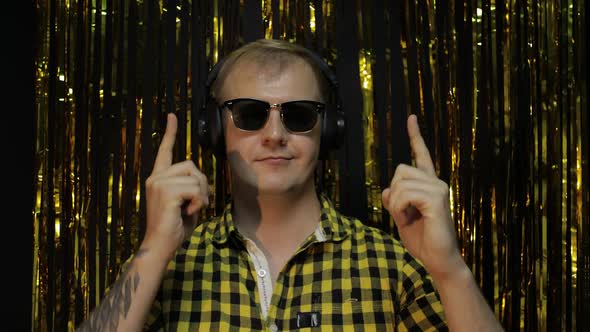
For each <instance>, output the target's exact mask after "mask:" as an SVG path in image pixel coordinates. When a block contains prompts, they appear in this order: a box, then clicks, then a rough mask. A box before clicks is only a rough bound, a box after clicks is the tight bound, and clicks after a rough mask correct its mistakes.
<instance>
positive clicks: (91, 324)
mask: <svg viewBox="0 0 590 332" xmlns="http://www.w3.org/2000/svg"><path fill="white" fill-rule="evenodd" d="M145 253H146V250H145V249H140V250H138V251H137V252H136V253H135V257H134V258H133V260H131V262H129V265H128V266H127V268H126V269H125V272H124V273H123V274H122V275H121V277H119V278H118V279H117V281H115V283H113V286H112V287H111V289H110V291H109V293H108V295H107V296H106V297H105V298H104V299H103V300H102V302H101V303H100V305H99V306H98V307H97V308H96V309H95V311H94V312H93V313H92V314H91V315H90V317H88V319H87V320H86V321H85V322H84V323H83V324H82V325H80V327H79V328H78V330H77V331H79V332H90V331H116V330H117V327H118V326H119V319H120V318H121V317H123V318H126V317H127V314H128V313H129V307H131V297H132V296H133V294H134V293H135V291H136V290H137V285H139V281H140V280H139V274H138V273H137V271H134V266H135V258H137V257H140V256H143V255H144V254H145Z"/></svg>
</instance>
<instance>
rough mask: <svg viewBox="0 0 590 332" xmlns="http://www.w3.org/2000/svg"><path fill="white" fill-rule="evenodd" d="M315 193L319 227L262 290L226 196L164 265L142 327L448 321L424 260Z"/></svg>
mask: <svg viewBox="0 0 590 332" xmlns="http://www.w3.org/2000/svg"><path fill="white" fill-rule="evenodd" d="M321 203H322V213H321V221H320V224H319V226H318V231H316V232H315V233H314V234H311V235H310V236H309V237H308V238H307V239H306V240H305V241H304V243H303V244H302V245H301V247H300V248H299V250H297V252H296V253H295V255H293V257H292V258H291V259H290V260H289V262H288V263H287V264H286V266H285V267H284V268H283V270H282V271H281V272H280V274H279V276H278V278H277V280H276V284H275V285H274V287H272V286H271V289H270V293H271V294H267V296H266V297H265V296H264V292H262V291H261V289H264V290H265V291H266V288H267V287H265V285H267V286H268V285H269V284H268V283H266V284H265V283H262V282H261V279H263V278H262V277H265V276H264V275H263V274H261V271H260V269H261V268H260V264H257V263H256V259H253V258H256V255H253V254H255V252H253V251H252V250H250V249H252V248H251V247H250V246H249V245H248V243H250V244H251V243H252V242H251V241H249V240H247V239H245V238H244V237H243V236H242V235H241V234H240V233H239V232H238V231H237V229H236V227H235V225H234V223H233V221H232V215H231V204H230V205H228V207H227V208H226V210H225V212H224V213H223V214H222V215H221V216H219V217H217V218H214V219H212V220H211V221H208V222H205V223H203V224H201V225H199V226H198V227H197V228H196V229H195V231H194V233H193V235H192V237H191V238H190V240H189V241H187V242H185V244H184V245H183V246H182V247H181V248H180V249H179V251H178V253H177V255H176V257H175V259H174V260H172V261H171V262H170V264H169V265H168V271H167V274H166V275H165V276H164V279H163V282H162V286H161V289H160V290H159V292H158V295H157V296H156V301H155V303H154V306H153V308H152V310H151V312H150V315H149V317H148V320H147V323H146V327H145V330H148V331H197V330H199V331H227V330H230V331H237V330H239V331H252V330H266V331H283V330H304V331H309V330H316V331H319V330H321V331H327V330H328V331H329V330H337V331H353V330H354V331H394V330H396V331H406V330H407V331H422V330H447V327H446V324H445V318H444V314H443V308H442V305H441V303H440V299H439V297H438V294H437V293H436V291H435V289H434V287H433V282H432V279H431V278H430V276H429V275H428V274H427V272H426V270H425V269H424V267H423V266H422V265H421V264H420V263H419V262H418V261H417V260H416V259H414V258H412V256H410V254H409V253H408V252H407V251H406V250H405V249H404V247H402V245H401V244H400V243H399V242H398V241H397V240H395V239H394V238H393V237H392V236H391V235H389V234H387V233H385V232H383V231H381V230H379V229H376V228H373V227H369V226H367V225H364V224H362V223H361V222H360V221H359V220H356V219H352V218H348V217H345V216H343V215H341V214H339V213H338V212H337V211H336V210H335V209H334V207H333V205H332V203H331V202H330V201H329V200H328V199H327V198H325V197H322V198H321ZM269 277H270V276H269ZM266 279H268V278H266ZM271 285H272V284H271ZM261 287H262V288H261ZM265 298H266V299H268V301H269V303H267V304H266V305H264V301H265Z"/></svg>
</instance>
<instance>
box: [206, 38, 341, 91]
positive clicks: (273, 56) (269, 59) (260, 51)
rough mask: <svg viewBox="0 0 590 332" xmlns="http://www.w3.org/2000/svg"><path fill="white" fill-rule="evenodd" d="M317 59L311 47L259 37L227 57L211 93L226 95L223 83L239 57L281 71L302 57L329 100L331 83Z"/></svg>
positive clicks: (221, 64)
mask: <svg viewBox="0 0 590 332" xmlns="http://www.w3.org/2000/svg"><path fill="white" fill-rule="evenodd" d="M316 58H317V56H315V57H314V54H313V53H312V52H311V51H310V50H308V49H307V48H305V47H303V46H301V45H299V44H296V43H292V42H288V41H285V40H280V39H258V40H256V41H253V42H250V43H248V44H245V45H243V46H241V47H240V48H238V49H236V50H234V51H232V52H231V53H230V54H229V55H227V56H226V57H225V58H224V59H223V61H222V63H220V64H219V65H220V66H221V67H220V68H219V69H218V72H217V77H216V78H215V81H214V82H213V83H212V85H211V96H212V97H213V98H216V97H219V96H221V95H222V94H221V88H222V87H223V83H224V81H225V79H226V78H227V76H228V75H229V73H230V72H231V70H232V68H233V67H234V66H235V65H236V63H238V60H242V61H243V60H248V61H253V62H254V63H256V64H258V65H276V66H277V69H278V70H279V73H280V71H282V69H283V68H285V67H286V66H287V65H288V64H290V63H291V62H292V61H293V60H295V59H301V60H303V61H305V62H306V63H307V64H308V65H310V67H311V69H312V71H313V73H314V75H315V77H316V80H317V82H318V86H319V87H320V91H319V93H320V97H321V98H322V99H323V101H325V102H328V101H329V100H330V89H331V86H330V84H331V83H330V82H329V80H328V79H327V77H326V76H325V74H324V73H323V70H322V69H321V68H320V64H318V60H317V59H316Z"/></svg>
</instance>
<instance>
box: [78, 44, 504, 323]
mask: <svg viewBox="0 0 590 332" xmlns="http://www.w3.org/2000/svg"><path fill="white" fill-rule="evenodd" d="M326 91H327V89H326V80H325V78H323V77H322V75H321V70H320V69H318V68H317V62H314V60H313V59H312V57H311V55H310V53H309V51H307V50H305V49H303V48H301V47H299V46H297V45H295V44H291V43H288V42H284V41H271V40H261V41H257V42H254V43H251V44H248V45H246V46H244V47H242V48H240V49H238V50H237V51H235V52H234V53H232V55H230V56H229V57H228V60H227V61H225V63H224V64H223V67H221V69H220V71H219V74H218V77H217V78H216V80H215V83H214V84H213V87H212V95H213V96H214V100H215V102H216V103H217V105H218V106H219V107H218V108H217V110H216V112H219V113H218V114H219V116H220V117H221V119H222V126H223V129H222V130H223V147H224V151H225V152H226V154H227V159H228V162H229V166H230V173H231V174H230V179H231V192H232V199H231V203H230V204H229V205H228V207H227V209H226V211H225V212H224V213H223V215H222V216H219V218H215V219H213V220H208V221H204V222H202V223H200V224H199V225H198V226H197V227H196V228H195V225H196V224H197V221H196V218H191V216H196V215H197V213H198V212H199V211H200V209H201V208H202V207H203V206H205V205H206V204H208V202H209V201H208V195H209V193H208V183H207V179H206V177H205V176H204V175H203V174H202V173H201V172H200V171H199V170H198V169H197V167H196V166H195V165H194V163H193V162H192V161H183V162H180V163H173V162H172V151H173V146H174V140H175V136H176V128H177V119H176V117H175V115H173V114H169V115H168V118H167V126H166V132H165V134H164V137H163V139H162V142H161V145H160V147H159V150H158V153H157V156H156V160H155V163H154V168H153V172H152V174H151V175H150V177H149V178H148V179H147V181H146V199H147V229H146V234H145V237H144V239H143V241H142V243H141V245H140V248H139V250H138V251H137V252H136V253H135V255H134V257H133V258H132V259H130V260H128V261H127V263H126V265H125V266H124V268H123V271H124V272H123V273H122V274H121V276H120V277H119V278H118V280H117V282H116V283H115V284H114V285H113V286H112V287H111V289H110V290H109V292H108V293H107V295H106V297H105V298H104V299H103V301H102V303H101V305H100V306H99V307H98V308H97V309H96V310H95V311H94V312H93V313H92V314H91V316H90V317H89V319H88V321H86V322H85V323H84V324H83V325H82V326H81V327H80V330H83V331H86V330H102V329H111V330H117V331H139V330H141V329H142V328H143V327H144V326H145V327H146V329H147V330H174V331H176V330H178V331H189V330H190V331H193V330H205V331H209V330H214V331H216V330H245V331H249V330H271V331H279V330H294V329H305V328H313V327H315V328H316V329H321V330H378V331H382V330H386V331H387V330H392V331H393V330H413V331H415V330H446V329H447V324H448V328H450V329H451V330H453V331H460V330H468V331H474V330H477V331H481V330H501V326H500V325H499V324H498V322H497V321H496V319H495V317H494V315H493V312H492V311H491V310H490V308H489V307H488V305H487V303H486V302H485V300H484V299H483V297H482V296H481V293H480V291H479V288H478V286H477V284H476V283H475V281H474V279H473V276H472V274H471V271H470V270H469V268H468V267H467V266H466V265H465V263H464V261H463V259H462V257H461V254H460V252H459V250H458V247H457V244H456V240H455V231H454V228H453V223H452V220H451V215H450V209H449V199H448V187H447V185H446V184H445V183H444V182H442V181H441V180H439V179H438V178H437V176H436V172H435V169H434V166H433V163H432V160H431V158H430V155H429V152H428V149H427V148H426V146H425V144H424V141H423V139H422V137H421V135H420V132H419V127H418V124H417V120H416V117H415V116H410V117H409V118H408V123H407V126H408V132H409V136H410V143H411V148H412V151H413V155H414V157H415V167H414V166H409V165H401V166H399V167H398V168H397V169H396V171H395V174H394V176H393V178H392V181H391V184H390V186H389V187H388V188H385V189H384V190H383V195H382V196H383V197H382V198H383V205H384V206H385V207H386V208H387V210H388V211H389V212H390V214H391V215H392V216H393V218H394V219H395V222H396V225H397V227H398V229H399V233H400V237H401V240H402V243H403V246H402V244H401V243H400V242H398V241H396V240H395V239H393V237H392V236H390V235H389V234H386V233H384V232H382V231H380V230H377V229H375V228H371V227H368V226H366V225H363V224H362V223H361V222H360V221H358V220H355V219H353V218H348V217H345V216H343V215H340V214H339V213H338V212H337V211H336V210H335V209H334V207H333V206H332V204H331V202H330V200H329V199H328V198H326V197H325V196H324V195H323V194H322V193H318V192H317V191H316V187H315V181H314V170H315V168H316V164H317V162H318V157H319V154H320V146H321V145H320V144H321V139H322V130H323V129H322V126H323V124H322V121H325V119H326V117H325V115H324V112H328V111H332V110H331V109H330V108H329V107H327V106H326V103H328V101H327V100H326V99H327V97H326ZM187 238H188V241H185V240H186V239H187ZM424 267H425V268H424ZM426 271H428V272H426Z"/></svg>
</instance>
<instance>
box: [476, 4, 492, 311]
mask: <svg viewBox="0 0 590 332" xmlns="http://www.w3.org/2000/svg"><path fill="white" fill-rule="evenodd" d="M482 7H483V8H482V27H483V29H482V30H483V31H482V48H481V49H482V52H481V58H480V63H479V64H478V67H479V77H478V80H477V82H478V90H479V94H478V101H477V109H478V117H479V119H478V122H477V123H476V125H477V126H478V129H477V133H478V135H477V137H476V140H477V143H476V145H477V146H478V147H479V151H478V154H477V161H478V162H479V165H478V166H476V169H477V170H478V174H477V179H479V181H480V185H481V187H479V188H481V190H480V192H481V195H482V204H481V218H480V219H479V220H480V222H481V232H480V234H482V235H481V241H482V246H481V248H482V262H481V266H482V274H481V276H482V292H483V295H484V297H485V298H486V300H487V302H488V305H490V306H491V307H493V305H494V256H493V251H492V236H491V235H492V211H491V208H492V205H491V202H492V193H491V190H492V189H491V187H492V182H491V181H492V177H491V176H490V174H483V173H482V170H489V169H490V168H489V167H490V165H491V162H492V158H491V156H492V153H493V150H492V140H491V138H492V135H491V131H490V123H491V121H492V118H491V112H492V103H491V84H490V82H491V79H492V75H491V69H492V68H493V66H492V61H491V60H492V59H491V57H490V56H489V55H490V54H491V51H492V45H491V33H492V29H491V26H492V25H491V10H490V2H489V0H483V1H482ZM492 172H493V170H492ZM476 188H477V187H476Z"/></svg>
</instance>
